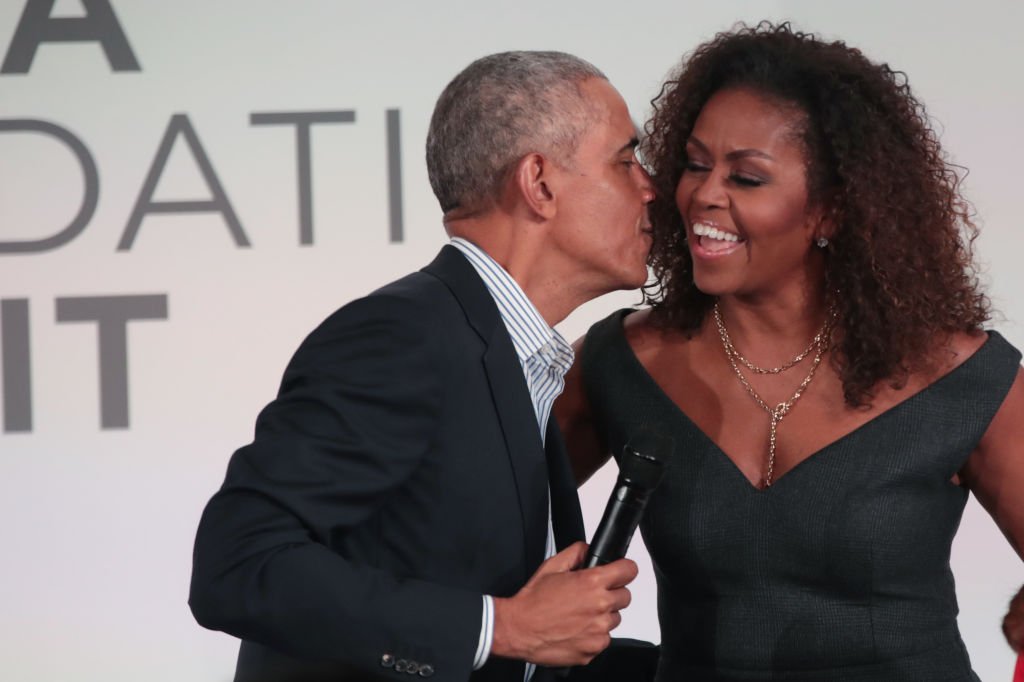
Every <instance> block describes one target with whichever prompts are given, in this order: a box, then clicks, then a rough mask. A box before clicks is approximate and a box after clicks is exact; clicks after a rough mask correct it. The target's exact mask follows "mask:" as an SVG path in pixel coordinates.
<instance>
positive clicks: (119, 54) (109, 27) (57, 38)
mask: <svg viewBox="0 0 1024 682" xmlns="http://www.w3.org/2000/svg"><path fill="white" fill-rule="evenodd" d="M55 2H56V0H27V2H26V3H25V11H24V12H22V13H21V19H20V20H19V21H18V27H17V28H16V29H15V30H14V37H13V38H11V45H10V47H9V48H7V55H6V56H5V57H4V63H3V65H2V66H0V73H28V70H29V69H30V68H31V67H32V60H33V59H34V58H35V56H36V50H37V49H38V48H39V45H40V44H42V43H93V42H95V43H99V44H100V47H102V48H103V52H104V54H106V55H107V61H108V62H110V68H112V69H113V70H114V71H141V70H142V68H141V67H140V66H139V61H138V60H137V59H135V54H134V53H133V52H132V48H131V46H130V45H128V37H127V36H126V35H125V34H124V30H123V29H122V28H121V24H119V23H118V21H117V17H116V16H115V15H114V9H113V8H112V7H111V6H110V2H109V0H81V2H82V6H83V7H84V8H85V16H84V17H51V16H50V13H51V12H53V5H54V3H55Z"/></svg>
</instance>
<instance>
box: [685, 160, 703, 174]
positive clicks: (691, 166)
mask: <svg viewBox="0 0 1024 682" xmlns="http://www.w3.org/2000/svg"><path fill="white" fill-rule="evenodd" d="M685 170H686V171H687V172H690V173H704V172H707V170H708V167H707V166H705V165H704V164H702V163H697V162H696V161H688V162H687V163H686V167H685Z"/></svg>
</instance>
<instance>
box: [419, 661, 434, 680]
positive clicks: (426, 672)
mask: <svg viewBox="0 0 1024 682" xmlns="http://www.w3.org/2000/svg"><path fill="white" fill-rule="evenodd" d="M433 674H434V666H432V665H430V664H429V663H424V664H423V665H421V666H420V677H430V676H431V675H433Z"/></svg>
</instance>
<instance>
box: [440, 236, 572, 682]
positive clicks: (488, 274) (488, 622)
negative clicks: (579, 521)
mask: <svg viewBox="0 0 1024 682" xmlns="http://www.w3.org/2000/svg"><path fill="white" fill-rule="evenodd" d="M451 244H452V246H454V247H455V248H457V249H458V250H459V251H460V252H462V254H463V255H464V256H465V257H466V260H468V261H469V263H470V265H472V266H473V269H474V270H476V272H477V274H478V275H480V279H482V280H483V281H484V285H485V286H486V287H487V290H488V291H489V292H490V294H491V297H492V298H494V303H495V304H496V305H497V307H498V314H499V315H500V316H501V320H502V322H504V323H505V327H506V329H508V334H509V336H510V337H511V338H512V345H513V347H514V348H515V350H516V356H517V357H518V358H519V364H520V365H522V367H523V376H524V377H525V378H526V387H527V389H528V390H529V392H530V399H531V400H532V401H533V410H534V413H535V414H536V416H537V426H538V427H539V428H540V437H541V441H542V442H543V441H544V438H545V434H546V432H547V426H548V419H549V418H550V416H551V405H552V404H553V403H554V402H555V398H557V397H558V396H559V394H560V393H561V392H562V389H563V388H565V373H566V372H568V371H569V367H571V366H572V361H573V352H572V346H570V345H569V344H568V342H566V340H565V339H564V338H562V335H561V334H559V333H558V332H557V331H555V330H554V329H552V328H551V326H550V325H548V323H547V322H546V321H545V320H544V318H543V317H541V314H540V313H539V312H537V308H535V307H534V305H533V303H531V302H530V299H529V298H527V297H526V294H525V293H524V292H523V289H522V287H520V286H519V284H518V283H517V282H516V281H515V280H514V279H512V276H511V275H509V274H508V273H507V272H506V271H505V269H504V268H502V267H501V266H500V265H499V264H498V263H497V262H496V261H495V260H494V259H493V258H491V257H490V256H489V255H487V253H486V252H484V251H483V249H481V248H480V247H478V246H476V245H475V244H473V243H471V242H469V241H466V240H465V239H462V238H461V237H455V238H453V239H452V240H451ZM554 553H555V541H554V532H553V530H552V527H551V506H550V502H549V504H548V537H547V543H546V545H545V552H544V555H545V557H550V556H552V555H554ZM493 640H494V602H493V599H492V598H491V597H490V596H486V595H485V596H484V613H483V623H482V627H481V630H480V642H479V645H478V646H477V651H476V657H475V659H474V661H473V669H474V670H478V669H479V668H481V667H482V666H483V665H484V663H486V662H487V657H488V656H489V655H490V653H491V645H492V643H493ZM534 667H535V666H534V665H533V664H532V663H527V664H526V676H525V679H526V680H529V679H530V677H531V676H532V675H533V670H534Z"/></svg>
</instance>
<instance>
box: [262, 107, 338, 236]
mask: <svg viewBox="0 0 1024 682" xmlns="http://www.w3.org/2000/svg"><path fill="white" fill-rule="evenodd" d="M355 120H356V112H354V111H291V112H282V113H253V114H251V115H250V116H249V123H250V124H251V125H254V126H270V125H294V126H295V146H296V148H297V149H298V153H299V159H298V172H299V244H302V245H303V246H305V245H308V244H312V243H313V182H312V173H313V171H312V163H311V158H312V152H311V151H310V139H309V129H310V126H312V125H313V124H314V123H353V122H355Z"/></svg>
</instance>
